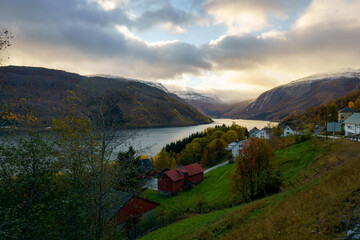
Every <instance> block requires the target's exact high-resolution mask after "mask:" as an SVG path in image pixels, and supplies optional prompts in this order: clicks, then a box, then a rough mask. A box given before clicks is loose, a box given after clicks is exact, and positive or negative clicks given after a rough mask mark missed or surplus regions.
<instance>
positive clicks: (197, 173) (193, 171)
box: [176, 163, 204, 184]
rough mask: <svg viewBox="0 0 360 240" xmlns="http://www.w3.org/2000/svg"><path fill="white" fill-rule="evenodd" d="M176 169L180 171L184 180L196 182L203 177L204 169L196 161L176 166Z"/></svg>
mask: <svg viewBox="0 0 360 240" xmlns="http://www.w3.org/2000/svg"><path fill="white" fill-rule="evenodd" d="M176 171H178V172H180V173H181V174H182V175H183V176H184V181H185V182H187V181H188V182H190V183H193V184H196V183H199V182H201V181H202V180H203V179H204V169H203V168H202V167H201V166H200V164H198V163H193V164H190V165H186V166H183V167H180V168H177V169H176Z"/></svg>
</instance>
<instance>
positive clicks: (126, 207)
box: [109, 190, 160, 232]
mask: <svg viewBox="0 0 360 240" xmlns="http://www.w3.org/2000/svg"><path fill="white" fill-rule="evenodd" d="M113 192H114V204H112V209H111V210H112V212H111V213H110V214H109V216H110V221H114V222H115V223H116V224H117V225H120V226H121V227H124V229H125V231H126V232H129V231H131V230H132V229H133V228H135V229H136V224H137V223H138V222H139V221H140V219H141V218H146V216H150V215H152V214H154V213H155V212H154V211H156V208H157V207H158V206H160V204H159V203H156V202H153V201H150V200H148V199H145V198H142V197H139V196H136V195H134V194H131V193H125V192H119V191H115V190H114V191H113Z"/></svg>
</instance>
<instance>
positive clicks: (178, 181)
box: [158, 170, 184, 194]
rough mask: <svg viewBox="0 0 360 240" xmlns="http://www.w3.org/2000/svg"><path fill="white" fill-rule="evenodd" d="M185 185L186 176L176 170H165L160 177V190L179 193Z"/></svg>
mask: <svg viewBox="0 0 360 240" xmlns="http://www.w3.org/2000/svg"><path fill="white" fill-rule="evenodd" d="M183 185H184V176H183V175H181V174H180V173H179V172H178V171H176V170H169V171H165V172H163V173H162V174H161V175H160V177H159V178H158V191H162V192H165V193H171V194H174V193H177V192H178V191H180V189H181V188H182V186H183Z"/></svg>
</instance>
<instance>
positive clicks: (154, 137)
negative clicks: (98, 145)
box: [115, 118, 270, 156]
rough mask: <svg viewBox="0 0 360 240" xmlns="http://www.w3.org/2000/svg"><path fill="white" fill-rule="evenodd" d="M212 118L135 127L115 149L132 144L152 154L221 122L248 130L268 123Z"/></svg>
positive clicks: (118, 149) (119, 149) (140, 151)
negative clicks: (179, 124) (178, 124)
mask: <svg viewBox="0 0 360 240" xmlns="http://www.w3.org/2000/svg"><path fill="white" fill-rule="evenodd" d="M213 120H214V122H213V123H210V124H201V125H197V126H188V127H166V128H142V129H137V130H135V131H134V133H133V136H132V137H131V138H132V139H129V140H127V141H125V142H124V143H123V144H122V145H121V146H120V147H119V148H117V149H116V150H115V151H121V150H126V149H128V147H129V146H130V145H132V146H133V147H134V148H135V149H136V151H137V152H138V153H139V154H143V155H145V154H148V155H149V156H154V155H155V154H156V153H158V152H159V151H160V150H161V149H162V148H163V147H164V146H165V145H166V144H168V143H171V142H175V141H177V140H181V139H183V138H185V137H188V136H189V135H190V134H192V133H196V132H201V131H203V130H205V129H206V128H208V127H215V126H216V125H223V124H225V125H227V126H230V125H231V124H232V123H233V122H235V123H236V124H237V125H239V126H242V127H246V128H247V129H248V130H249V131H250V130H251V129H252V128H253V127H257V128H259V129H261V128H263V127H265V126H267V125H268V124H269V123H270V122H269V121H259V120H243V119H225V118H221V119H213Z"/></svg>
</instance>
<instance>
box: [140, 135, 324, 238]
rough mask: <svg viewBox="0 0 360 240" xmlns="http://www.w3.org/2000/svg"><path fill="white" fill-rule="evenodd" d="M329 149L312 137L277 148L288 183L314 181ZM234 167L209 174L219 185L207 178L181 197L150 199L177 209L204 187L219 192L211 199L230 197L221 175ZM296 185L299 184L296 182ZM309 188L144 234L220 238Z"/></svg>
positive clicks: (151, 235) (276, 160)
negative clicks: (235, 227) (316, 171)
mask: <svg viewBox="0 0 360 240" xmlns="http://www.w3.org/2000/svg"><path fill="white" fill-rule="evenodd" d="M329 148H330V147H329V146H328V143H323V142H319V141H317V140H315V139H313V140H309V141H306V142H303V143H300V144H296V145H293V146H290V147H287V148H284V149H281V150H278V151H276V152H275V163H276V164H278V165H279V166H280V169H281V171H282V173H283V175H284V179H285V182H286V181H293V180H294V179H295V177H296V178H297V179H299V180H300V181H302V182H304V183H305V182H306V181H307V182H311V181H312V178H311V176H312V175H311V174H313V173H315V172H314V171H313V169H314V168H317V169H319V168H321V167H322V165H321V164H322V162H321V161H318V160H319V158H320V156H323V155H324V154H325V153H326V151H325V150H326V149H329ZM231 167H232V165H227V166H225V167H222V168H219V169H217V170H214V171H213V172H210V173H209V175H210V174H211V173H212V174H214V176H213V178H215V177H219V176H220V177H219V179H220V181H219V182H216V183H215V184H216V186H214V185H213V184H207V183H208V182H209V183H210V181H208V182H206V180H204V182H203V183H202V184H201V185H202V187H201V188H200V185H199V186H198V187H197V188H196V189H193V190H191V191H189V192H184V193H182V194H180V195H179V196H178V197H174V198H166V199H165V198H164V199H161V198H162V197H158V199H155V198H156V197H155V196H157V195H153V196H152V197H154V198H150V199H152V200H156V201H159V202H161V204H164V205H168V206H169V207H170V206H172V207H173V208H176V207H177V206H179V204H181V203H182V202H187V201H190V202H191V199H192V198H193V197H194V196H195V195H196V194H197V193H198V192H197V191H198V190H200V189H202V190H203V191H201V192H202V194H206V192H207V193H211V192H215V193H216V192H217V193H218V194H216V197H214V195H209V196H208V198H207V201H208V200H211V199H218V200H221V199H224V200H225V199H228V198H229V197H228V196H229V192H228V189H227V179H226V178H221V176H225V175H226V173H227V172H228V171H229V170H230V169H231ZM211 179H212V178H210V176H209V178H208V180H211ZM293 184H294V185H295V183H293ZM298 185H299V184H298ZM310 186H311V185H310ZM307 188H309V185H306V184H304V185H303V186H301V187H298V188H297V189H296V190H291V189H289V191H285V192H282V193H280V194H277V195H274V196H271V197H267V198H264V199H261V200H258V201H255V202H253V203H250V204H242V205H240V206H237V207H235V208H232V209H225V210H220V211H215V212H212V213H209V214H203V215H197V216H194V217H191V218H188V219H185V220H182V221H180V222H177V223H174V224H172V225H170V226H167V227H165V228H162V229H159V230H158V231H155V232H153V233H151V234H149V235H146V236H144V237H143V239H169V237H170V236H171V238H170V239H177V238H180V237H181V238H189V239H192V238H194V237H201V238H205V239H211V238H217V237H219V236H221V235H222V234H224V233H226V232H228V231H229V230H230V229H232V228H233V227H234V226H233V225H235V226H236V225H241V223H242V222H244V221H245V220H246V219H247V220H249V219H252V221H256V219H258V217H259V216H262V214H263V213H264V212H266V211H268V210H269V209H274V208H276V207H279V206H281V203H282V202H283V201H285V200H286V199H289V198H291V197H292V196H294V195H296V194H297V193H298V192H301V191H303V189H307ZM205 190H207V191H205ZM190 196H191V197H190ZM169 209H170V208H169ZM239 211H240V212H241V214H240V215H239V214H238V212H239ZM237 237H239V236H237Z"/></svg>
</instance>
